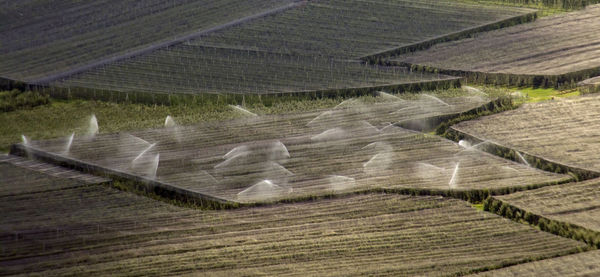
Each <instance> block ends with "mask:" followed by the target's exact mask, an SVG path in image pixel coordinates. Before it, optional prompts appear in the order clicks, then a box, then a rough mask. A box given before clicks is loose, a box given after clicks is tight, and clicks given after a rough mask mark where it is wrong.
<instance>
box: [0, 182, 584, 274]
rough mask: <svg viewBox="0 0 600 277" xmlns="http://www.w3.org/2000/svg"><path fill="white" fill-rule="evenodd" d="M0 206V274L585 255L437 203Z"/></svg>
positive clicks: (119, 197)
mask: <svg viewBox="0 0 600 277" xmlns="http://www.w3.org/2000/svg"><path fill="white" fill-rule="evenodd" d="M25 182H26V181H25ZM0 207H1V209H2V211H3V213H4V216H3V217H1V218H0V226H2V230H1V231H0V239H1V244H0V245H1V246H2V252H1V256H0V265H1V266H0V274H2V275H9V274H41V275H70V274H83V275H87V276H91V275H127V274H131V273H132V272H135V273H136V274H141V275H155V274H177V275H181V274H202V275H204V274H205V275H229V276H231V275H260V274H266V275H303V276H305V275H339V276H348V275H394V276H398V275H415V274H418V275H437V274H440V273H442V272H443V273H444V274H459V273H468V272H472V271H479V270H482V269H487V268H496V267H501V266H503V265H507V264H515V263H520V262H524V261H528V260H537V259H541V258H547V257H553V256H557V255H565V254H569V253H575V252H578V251H580V250H582V249H584V248H585V245H584V244H583V243H580V242H576V241H574V240H569V239H565V238H561V237H558V236H554V235H551V234H548V233H544V232H541V231H538V230H535V229H533V228H530V227H528V226H526V225H523V224H518V223H514V222H511V221H509V220H507V219H504V218H501V217H499V216H496V215H492V214H489V213H483V212H480V211H477V210H475V209H473V208H471V207H470V206H469V205H468V204H467V203H465V202H462V201H460V200H452V199H445V198H438V197H413V196H400V195H386V194H373V195H356V196H352V197H348V198H338V199H329V200H321V201H314V202H305V203H296V204H281V205H274V206H265V207H259V208H243V209H236V210H224V211H201V210H191V209H185V208H181V207H175V206H170V205H167V204H165V203H163V202H159V201H154V200H151V199H148V198H145V197H141V196H136V195H133V194H129V193H126V192H121V191H117V190H114V189H112V188H109V187H105V186H91V187H80V188H72V189H65V190H60V191H52V192H44V193H38V194H32V195H30V196H27V197H25V196H11V197H6V198H5V199H3V201H1V202H0ZM25 218H26V219H27V220H24V219H25Z"/></svg>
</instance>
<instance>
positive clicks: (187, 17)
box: [0, 0, 290, 81]
mask: <svg viewBox="0 0 600 277" xmlns="http://www.w3.org/2000/svg"><path fill="white" fill-rule="evenodd" d="M288 3H290V1H276V0H256V1H238V0H225V1H218V2H216V1H190V0H174V1H156V0H151V1H142V2H140V1H133V0H127V1H115V0H102V1H94V2H93V3H87V2H82V1H75V2H73V1H71V2H64V3H58V4H57V3H55V2H54V1H18V3H17V2H15V3H12V4H9V3H5V4H6V5H7V7H3V12H4V13H5V16H3V17H2V19H0V20H2V22H3V24H0V26H1V27H0V36H1V37H3V43H2V45H1V46H0V58H1V59H2V61H3V62H2V63H1V64H0V75H2V76H3V77H9V78H11V79H16V80H20V81H32V80H36V79H39V78H42V77H45V76H48V75H51V74H55V73H60V72H63V71H67V70H69V69H73V68H76V67H79V66H83V65H86V64H89V63H92V62H95V61H98V60H101V59H105V58H107V57H111V56H115V55H117V54H122V53H124V52H129V51H132V50H135V49H139V48H141V47H144V46H148V45H152V44H156V43H159V42H164V41H169V40H172V39H174V38H176V37H179V36H182V35H186V34H189V33H193V32H197V31H198V30H202V29H208V28H211V27H215V26H219V25H221V24H225V23H227V22H230V21H234V20H236V19H239V18H243V17H244V16H248V15H252V14H255V13H259V12H261V11H264V10H268V9H272V8H273V7H278V6H284V5H285V4H288Z"/></svg>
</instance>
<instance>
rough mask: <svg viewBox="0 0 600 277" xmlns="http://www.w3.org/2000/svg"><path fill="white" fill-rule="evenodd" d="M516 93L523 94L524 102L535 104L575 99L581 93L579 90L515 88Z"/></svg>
mask: <svg viewBox="0 0 600 277" xmlns="http://www.w3.org/2000/svg"><path fill="white" fill-rule="evenodd" d="M513 90H514V91H516V92H519V93H521V94H522V95H523V96H524V98H523V100H522V101H523V102H526V103H535V102H540V101H546V100H552V99H555V98H563V97H574V96H579V95H581V93H580V92H579V91H578V90H566V91H561V90H557V89H554V88H513Z"/></svg>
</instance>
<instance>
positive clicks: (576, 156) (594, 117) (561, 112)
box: [451, 96, 600, 176]
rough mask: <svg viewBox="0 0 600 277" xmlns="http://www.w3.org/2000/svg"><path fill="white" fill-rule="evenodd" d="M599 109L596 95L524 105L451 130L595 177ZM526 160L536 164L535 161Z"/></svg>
mask: <svg viewBox="0 0 600 277" xmlns="http://www.w3.org/2000/svg"><path fill="white" fill-rule="evenodd" d="M599 108H600V97H599V96H585V97H578V98H569V99H556V100H551V101H546V102H540V103H535V104H525V105H523V106H522V107H520V108H519V109H516V110H512V111H507V112H504V113H501V114H496V115H491V116H486V117H482V118H480V119H476V120H472V121H467V122H462V123H459V124H457V125H455V126H452V128H451V129H452V130H454V131H456V132H458V133H459V134H464V135H465V136H467V137H476V138H478V139H479V140H482V141H489V142H490V143H491V144H497V145H501V146H505V147H507V148H509V149H513V150H514V151H518V152H520V155H521V156H523V157H525V159H528V157H539V158H542V159H544V160H546V161H549V162H550V164H555V165H561V164H562V165H566V166H568V167H571V168H574V169H580V170H581V171H587V172H589V173H590V175H591V176H598V172H600V160H599V158H598V157H599V154H600V152H599V150H598V149H600V145H598V137H600V131H599V128H598V126H600V121H598V118H599V116H600V114H598V110H599ZM514 151H513V152H514ZM513 154H514V153H513ZM528 161H529V163H531V164H533V165H534V166H535V165H536V164H535V163H536V161H535V158H532V159H528ZM547 169H549V170H552V171H554V170H555V169H556V168H554V167H553V168H547Z"/></svg>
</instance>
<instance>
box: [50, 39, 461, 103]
mask: <svg viewBox="0 0 600 277" xmlns="http://www.w3.org/2000/svg"><path fill="white" fill-rule="evenodd" d="M455 79H456V78H455V77H450V76H444V75H439V74H430V73H411V72H409V70H407V69H406V68H404V67H383V66H372V65H367V64H365V63H361V62H359V61H341V60H333V59H324V58H320V57H316V56H315V57H307V56H294V55H289V54H277V53H270V52H262V51H250V50H237V49H227V48H215V47H204V46H194V45H179V46H176V47H172V48H169V49H163V50H158V51H155V52H152V53H149V54H146V55H144V56H140V57H138V58H134V59H131V60H124V61H121V62H117V63H113V64H111V65H108V66H103V67H99V68H96V69H92V70H90V71H87V72H85V73H83V74H81V75H78V76H75V77H73V78H70V79H67V80H65V81H62V82H59V83H56V85H57V86H58V87H67V88H69V87H75V88H77V87H84V88H93V89H100V90H112V91H121V92H128V91H134V92H148V93H186V94H201V93H213V94H218V93H222V94H226V93H238V94H241V93H246V94H269V93H290V92H309V91H317V90H327V89H352V88H368V87H385V86H394V85H399V84H407V83H419V82H428V81H440V80H455Z"/></svg>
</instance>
